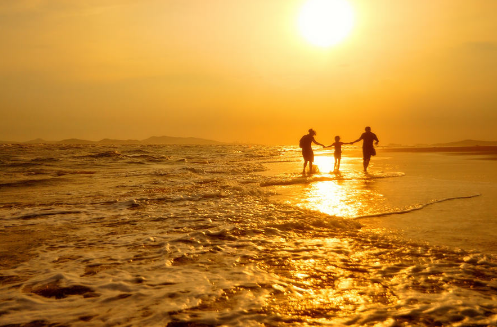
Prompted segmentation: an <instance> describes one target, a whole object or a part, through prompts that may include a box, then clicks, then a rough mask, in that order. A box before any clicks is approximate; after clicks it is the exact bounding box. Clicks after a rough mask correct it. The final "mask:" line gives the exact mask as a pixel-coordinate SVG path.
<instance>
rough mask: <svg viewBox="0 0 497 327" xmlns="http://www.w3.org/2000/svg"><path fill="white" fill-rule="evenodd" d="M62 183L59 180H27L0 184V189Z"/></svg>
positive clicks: (61, 180)
mask: <svg viewBox="0 0 497 327" xmlns="http://www.w3.org/2000/svg"><path fill="white" fill-rule="evenodd" d="M62 182H64V180H63V179H61V178H45V179H27V180H20V181H14V182H10V183H3V184H0V189H2V188H10V187H16V188H17V187H37V186H52V185H55V184H57V183H62Z"/></svg>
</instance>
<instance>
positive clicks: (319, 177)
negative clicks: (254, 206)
mask: <svg viewBox="0 0 497 327" xmlns="http://www.w3.org/2000/svg"><path fill="white" fill-rule="evenodd" d="M402 176H405V174H404V173H402V172H387V173H381V172H379V173H374V174H364V173H353V174H350V173H349V174H340V173H339V174H330V175H323V174H316V175H312V176H303V175H301V174H299V175H298V176H297V177H294V176H290V177H286V176H283V177H271V178H269V179H268V180H266V181H263V182H261V183H260V185H261V186H262V187H266V186H278V185H298V184H311V183H316V182H328V181H361V180H375V179H383V178H395V177H402Z"/></svg>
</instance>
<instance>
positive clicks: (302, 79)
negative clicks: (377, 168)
mask: <svg viewBox="0 0 497 327" xmlns="http://www.w3.org/2000/svg"><path fill="white" fill-rule="evenodd" d="M475 1H476V2H474V1H471V2H469V1H467V2H461V1H460V2H457V3H454V2H453V1H450V0H441V1H407V2H405V1H402V2H398V1H391V0H379V1H374V2H373V1H359V0H274V1H241V0H233V1H220V0H214V1H209V3H207V2H205V1H201V0H191V1H142V2H136V1H129V0H102V1H90V0H81V1H61V0H54V1H51V0H37V1H32V0H26V1H3V2H0V19H1V21H2V26H3V28H2V30H1V31H0V44H1V46H2V51H1V54H0V115H1V117H2V119H1V120H0V141H21V142H22V141H29V140H32V139H36V138H43V139H46V140H61V139H66V138H78V139H88V140H95V141H97V140H100V139H104V138H114V139H146V138H148V137H151V136H154V135H155V136H161V135H166V136H175V137H198V138H206V139H212V140H216V141H221V142H242V143H260V144H283V145H295V142H296V139H298V138H299V137H300V136H301V134H302V133H305V132H306V131H307V130H308V129H309V128H311V127H312V128H314V129H315V130H316V131H317V132H318V140H320V141H322V142H324V141H325V142H330V141H331V140H332V139H333V138H334V136H335V135H341V136H342V138H343V139H345V140H349V139H354V138H357V137H359V135H360V133H361V132H362V131H363V129H364V126H368V125H369V126H372V127H373V129H374V130H375V131H376V132H378V133H379V134H380V135H381V138H382V143H383V144H390V143H395V144H406V145H414V144H431V143H437V142H451V141H458V140H464V139H477V140H478V139H479V140H492V139H494V138H495V136H494V135H495V133H494V125H495V121H496V120H497V110H495V107H496V106H497V97H496V94H497V90H496V86H495V85H496V84H495V82H494V81H495V77H496V76H497V65H496V59H495V58H497V55H496V49H497V34H496V33H494V31H495V30H497V20H495V17H494V16H495V15H494V13H495V12H497V2H495V1H488V0H475ZM420 126H422V127H423V128H422V132H421V130H420Z"/></svg>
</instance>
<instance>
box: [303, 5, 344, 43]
mask: <svg viewBox="0 0 497 327" xmlns="http://www.w3.org/2000/svg"><path fill="white" fill-rule="evenodd" d="M353 25H354V12H353V9H352V7H351V5H350V3H349V2H347V1H346V0H309V1H307V2H306V3H305V4H304V6H303V7H302V10H301V13H300V16H299V29H300V32H301V33H302V35H303V36H304V37H305V38H306V39H307V40H308V41H309V42H310V43H312V44H314V45H316V46H319V47H329V46H332V45H335V44H337V43H339V42H341V41H342V40H343V39H344V38H345V37H347V35H349V33H350V31H351V30H352V27H353Z"/></svg>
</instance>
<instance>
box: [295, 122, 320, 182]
mask: <svg viewBox="0 0 497 327" xmlns="http://www.w3.org/2000/svg"><path fill="white" fill-rule="evenodd" d="M315 135H316V131H315V130H313V129H312V128H311V129H309V134H306V135H304V136H302V138H301V139H300V147H301V148H302V156H303V157H304V170H303V171H302V173H303V174H305V167H307V163H308V162H309V173H310V174H312V163H313V162H314V151H312V143H314V144H317V145H321V146H322V147H324V145H323V144H321V143H319V142H317V141H316V140H315V139H314V136H315Z"/></svg>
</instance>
